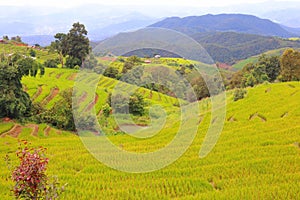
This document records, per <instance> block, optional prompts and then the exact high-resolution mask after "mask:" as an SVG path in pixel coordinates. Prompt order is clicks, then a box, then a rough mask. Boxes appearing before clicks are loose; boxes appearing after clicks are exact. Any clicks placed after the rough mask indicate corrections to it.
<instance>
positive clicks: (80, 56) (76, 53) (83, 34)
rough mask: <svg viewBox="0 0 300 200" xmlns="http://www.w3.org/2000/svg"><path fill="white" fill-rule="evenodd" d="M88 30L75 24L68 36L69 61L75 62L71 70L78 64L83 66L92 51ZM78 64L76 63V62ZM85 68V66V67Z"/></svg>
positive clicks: (81, 25)
mask: <svg viewBox="0 0 300 200" xmlns="http://www.w3.org/2000/svg"><path fill="white" fill-rule="evenodd" d="M87 33H88V32H87V30H86V29H85V26H84V25H83V24H80V23H79V22H77V23H74V24H73V27H72V28H71V30H70V31H69V33H68V34H67V36H66V41H67V54H68V55H69V58H68V59H71V60H73V62H69V63H71V64H70V65H71V66H68V67H69V68H74V66H75V65H76V64H77V65H79V66H81V65H82V64H84V60H85V58H86V57H87V55H88V54H89V51H90V42H89V39H88V37H87ZM74 60H75V61H76V62H75V61H74ZM83 67H84V66H83Z"/></svg>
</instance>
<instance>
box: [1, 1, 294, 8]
mask: <svg viewBox="0 0 300 200" xmlns="http://www.w3.org/2000/svg"><path fill="white" fill-rule="evenodd" d="M265 1H266V0H251V1H249V0H151V1H149V0H147V1H145V0H112V1H111V0H84V1H83V0H64V1H62V0H26V1H24V0H9V1H8V0H0V6H1V5H19V6H29V5H30V6H50V5H51V6H57V7H73V6H78V5H81V4H101V5H174V6H190V5H192V6H197V7H210V6H214V7H218V6H229V5H238V4H241V3H259V2H265ZM269 1H270V0H269ZM275 1H276V0H275ZM289 1H294V2H296V1H299V0H289ZM270 2H272V1H270ZM273 2H274V0H273Z"/></svg>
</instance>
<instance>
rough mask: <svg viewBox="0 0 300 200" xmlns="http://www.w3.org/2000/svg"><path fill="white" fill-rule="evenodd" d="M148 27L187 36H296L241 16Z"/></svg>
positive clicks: (208, 17) (179, 20)
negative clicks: (229, 33) (216, 34)
mask: <svg viewBox="0 0 300 200" xmlns="http://www.w3.org/2000/svg"><path fill="white" fill-rule="evenodd" d="M150 27H157V28H168V29H173V30H176V31H179V32H182V33H185V34H187V35H193V34H195V33H199V32H228V31H230V32H238V33H248V34H256V35H264V36H278V37H284V38H287V37H293V36H296V35H297V34H295V33H292V32H289V31H288V30H286V29H285V28H284V27H283V26H281V25H279V24H277V23H274V22H272V21H271V20H268V19H261V18H258V17H256V16H253V15H243V14H220V15H211V14H208V15H203V16H189V17H184V18H179V17H170V18H166V19H164V20H162V21H160V22H157V23H155V24H152V25H150Z"/></svg>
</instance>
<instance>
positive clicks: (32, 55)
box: [29, 49, 36, 57]
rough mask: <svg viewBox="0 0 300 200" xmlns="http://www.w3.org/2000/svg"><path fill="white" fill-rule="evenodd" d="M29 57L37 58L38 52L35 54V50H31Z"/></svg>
mask: <svg viewBox="0 0 300 200" xmlns="http://www.w3.org/2000/svg"><path fill="white" fill-rule="evenodd" d="M29 55H30V56H31V57H35V56H36V52H35V51H34V50H33V49H30V51H29Z"/></svg>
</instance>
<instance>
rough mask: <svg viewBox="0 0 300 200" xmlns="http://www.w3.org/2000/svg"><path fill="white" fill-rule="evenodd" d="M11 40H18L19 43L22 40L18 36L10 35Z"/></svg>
mask: <svg viewBox="0 0 300 200" xmlns="http://www.w3.org/2000/svg"><path fill="white" fill-rule="evenodd" d="M11 40H12V41H16V42H20V43H21V42H22V39H21V37H20V36H15V37H11Z"/></svg>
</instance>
